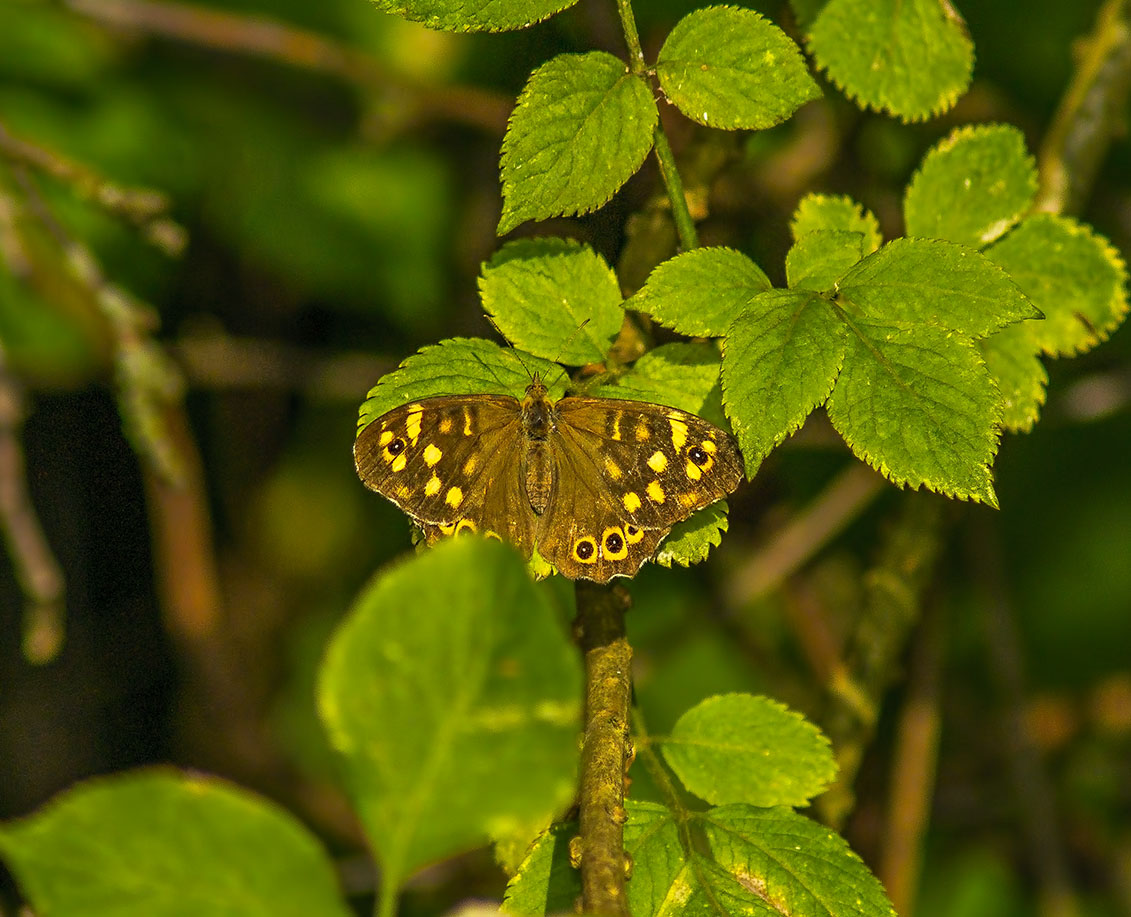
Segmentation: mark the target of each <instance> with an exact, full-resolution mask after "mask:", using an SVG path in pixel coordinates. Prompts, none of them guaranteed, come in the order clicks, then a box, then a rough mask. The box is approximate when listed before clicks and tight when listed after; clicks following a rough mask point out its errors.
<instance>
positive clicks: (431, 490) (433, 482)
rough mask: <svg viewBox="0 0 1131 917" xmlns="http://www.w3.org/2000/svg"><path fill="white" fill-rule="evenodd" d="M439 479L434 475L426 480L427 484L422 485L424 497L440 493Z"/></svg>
mask: <svg viewBox="0 0 1131 917" xmlns="http://www.w3.org/2000/svg"><path fill="white" fill-rule="evenodd" d="M440 486H441V485H440V479H439V478H438V477H436V475H432V477H430V478H429V479H428V483H427V484H425V485H424V496H426V497H434V496H436V494H438V493H439V492H440Z"/></svg>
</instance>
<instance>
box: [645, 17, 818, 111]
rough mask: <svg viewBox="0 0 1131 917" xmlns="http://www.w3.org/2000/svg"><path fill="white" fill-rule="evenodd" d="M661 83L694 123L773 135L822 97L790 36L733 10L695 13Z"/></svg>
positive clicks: (664, 52)
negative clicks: (768, 131) (764, 130)
mask: <svg viewBox="0 0 1131 917" xmlns="http://www.w3.org/2000/svg"><path fill="white" fill-rule="evenodd" d="M656 76H657V77H658V78H659V81H660V87H661V88H662V89H663V91H664V95H666V96H667V97H668V98H669V99H670V100H671V101H672V103H673V104H674V105H675V106H676V107H677V108H678V109H679V110H680V111H682V112H683V113H684V114H685V115H687V117H689V118H691V119H692V120H693V121H698V122H699V123H700V124H704V125H706V126H707V127H721V128H723V129H725V130H738V129H742V128H746V129H753V130H759V129H762V128H766V127H773V126H774V125H775V124H778V123H780V122H781V121H784V120H785V119H786V118H788V117H789V116H790V115H791V114H793V112H795V111H796V110H797V109H798V108H800V107H801V106H802V105H803V104H804V103H806V102H808V101H810V100H811V99H816V98H820V95H821V90H820V89H819V88H818V87H817V84H816V83H815V82H814V81H813V78H812V77H811V76H809V72H808V70H807V69H806V66H805V59H804V58H803V57H802V56H801V51H800V50H799V49H798V47H797V45H795V44H794V43H793V42H792V41H790V39H789V37H788V36H787V35H786V34H785V32H783V31H782V30H781V29H779V28H778V27H777V26H776V25H774V24H773V23H772V22H770V21H768V20H766V19H763V18H762V17H761V16H760V15H759V14H758V13H755V12H754V11H753V10H745V9H738V8H737V7H731V6H712V7H707V8H705V9H700V10H695V11H694V12H692V13H688V15H686V16H684V17H683V19H681V20H680V21H679V22H678V23H676V26H675V28H674V29H672V30H671V33H670V34H669V35H668V37H667V40H665V41H664V45H663V47H662V48H660V54H659V57H658V58H657V60H656Z"/></svg>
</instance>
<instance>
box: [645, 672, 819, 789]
mask: <svg viewBox="0 0 1131 917" xmlns="http://www.w3.org/2000/svg"><path fill="white" fill-rule="evenodd" d="M661 741H662V745H661V749H662V751H663V753H664V760H666V761H667V762H668V765H669V766H670V767H671V769H672V770H673V771H675V773H676V776H677V777H679V779H680V780H681V781H682V782H683V785H684V786H685V787H687V789H688V790H690V791H691V792H692V793H694V794H695V795H696V796H699V797H701V798H702V799H706V800H707V801H708V802H710V803H713V804H714V805H720V804H723V803H731V802H745V803H749V804H751V805H756V806H803V805H805V804H806V803H808V802H809V800H810V799H811V798H812V797H814V796H817V795H819V794H820V793H822V792H823V791H824V790H825V789H826V788H827V787H828V785H829V783H830V782H831V781H832V779H833V777H835V776H836V762H834V761H833V755H832V750H831V748H830V747H829V741H828V739H826V738H825V737H824V736H823V735H822V734H821V732H820V730H818V729H817V727H816V726H814V725H813V724H812V723H810V722H808V721H807V720H806V719H805V718H804V717H802V716H801V715H800V714H798V713H794V712H793V711H792V710H789V709H788V708H786V707H785V706H784V705H782V704H778V703H775V702H774V701H772V700H770V699H769V698H766V697H754V696H752V695H750V694H723V695H719V696H716V697H709V698H707V699H706V700H705V701H703V702H702V703H700V704H698V705H697V706H695V707H692V708H691V709H690V710H688V711H687V712H686V713H685V714H684V715H683V716H681V717H680V718H679V720H678V721H677V722H676V724H675V726H673V727H672V731H671V735H669V736H668V737H667V738H665V739H663V740H661Z"/></svg>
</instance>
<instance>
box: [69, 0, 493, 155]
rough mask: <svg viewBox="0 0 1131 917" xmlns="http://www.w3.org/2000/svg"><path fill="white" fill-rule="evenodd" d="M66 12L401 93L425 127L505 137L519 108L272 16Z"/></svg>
mask: <svg viewBox="0 0 1131 917" xmlns="http://www.w3.org/2000/svg"><path fill="white" fill-rule="evenodd" d="M63 5H64V6H66V7H68V8H69V9H71V10H73V11H74V12H76V13H78V14H79V15H81V16H85V17H87V18H89V19H93V20H95V21H97V22H99V23H101V24H102V25H104V26H110V27H114V28H119V29H125V30H129V31H135V32H143V33H146V34H150V35H159V36H161V37H163V38H169V39H172V40H175V41H180V42H184V43H186V44H193V45H198V46H201V47H205V48H212V49H214V50H218V51H226V52H230V53H234V54H244V55H250V56H256V57H261V58H265V59H267V60H273V61H276V62H278V63H282V64H286V65H288V66H292V67H300V68H302V69H305V70H310V71H312V72H315V73H323V74H326V75H328V76H333V77H335V78H337V79H340V80H343V81H344V82H347V83H350V84H354V85H358V86H361V87H363V88H365V89H368V90H373V89H383V90H386V91H392V92H396V93H397V94H398V95H399V97H400V98H399V99H398V101H399V102H400V103H401V107H402V108H407V109H409V110H411V111H412V114H413V115H414V116H415V117H416V118H417V119H418V120H419V119H422V118H424V117H430V118H442V119H444V120H449V121H454V122H459V123H463V124H468V125H470V126H472V127H476V128H479V129H480V130H484V131H486V132H488V133H490V134H498V135H501V134H502V133H503V131H504V130H505V129H506V124H507V118H508V117H509V116H510V110H511V107H512V104H513V103H512V102H511V100H509V99H507V98H505V97H504V96H502V95H500V94H498V93H493V92H488V91H486V90H481V89H469V88H463V87H451V86H444V87H435V88H434V87H431V86H426V85H423V84H420V83H414V82H412V81H410V80H408V79H407V78H405V77H404V76H402V75H400V74H398V73H396V72H394V71H393V70H391V69H390V68H388V67H386V66H384V65H383V64H382V63H381V62H380V61H378V60H377V59H376V58H374V57H372V56H370V55H368V54H365V53H363V52H361V51H358V50H356V49H355V48H350V47H348V46H347V45H343V44H341V43H339V42H335V41H333V40H331V39H329V38H327V37H325V36H323V35H319V34H317V33H316V32H311V31H308V30H306V29H301V28H298V27H297V26H293V25H290V24H288V23H283V22H279V21H278V20H274V19H270V18H268V17H266V16H240V15H236V14H234V13H227V12H222V11H220V10H215V9H209V8H205V7H202V6H193V5H191V4H185V3H164V2H163V3H154V2H149V0H63ZM407 120H412V118H411V117H410V118H408V119H407Z"/></svg>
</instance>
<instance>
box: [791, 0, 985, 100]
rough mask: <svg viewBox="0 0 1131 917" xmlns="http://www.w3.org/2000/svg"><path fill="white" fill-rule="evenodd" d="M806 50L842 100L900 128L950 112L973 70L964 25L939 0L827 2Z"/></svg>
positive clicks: (853, 0) (948, 6)
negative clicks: (898, 122)
mask: <svg viewBox="0 0 1131 917" xmlns="http://www.w3.org/2000/svg"><path fill="white" fill-rule="evenodd" d="M809 50H810V52H811V53H812V54H813V55H814V56H815V57H816V59H817V62H818V64H819V65H820V66H821V67H822V68H823V69H824V70H826V71H827V72H828V75H829V78H830V79H831V80H832V81H833V82H834V83H835V84H836V85H837V86H838V87H840V88H841V89H842V90H843V91H844V93H845V94H846V95H847V96H849V97H850V98H852V99H854V100H855V101H856V102H858V103H859V104H860V105H862V106H867V107H870V108H875V109H878V110H881V111H888V112H891V113H892V114H893V115H897V116H898V117H900V118H903V119H904V120H908V121H922V120H924V119H925V118H927V117H930V116H932V115H937V114H939V113H941V112H943V111H946V110H947V109H948V108H950V107H951V106H952V105H953V104H954V102H955V100H956V99H957V98H958V97H959V96H960V95H961V94H962V93H964V92H965V91H966V88H967V87H968V86H969V85H970V74H971V72H972V70H973V67H974V46H973V45H972V44H971V42H970V39H969V37H968V36H967V35H966V28H965V24H964V23H963V21H962V19H961V17H960V16H959V15H958V13H957V12H956V11H955V9H954V7H952V6H951V5H950V4H949V3H940V2H939V0H829V2H828V4H826V6H825V8H824V9H823V10H822V11H821V13H820V15H819V16H818V17H817V19H816V21H815V22H814V23H813V26H812V28H811V29H810V30H809Z"/></svg>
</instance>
